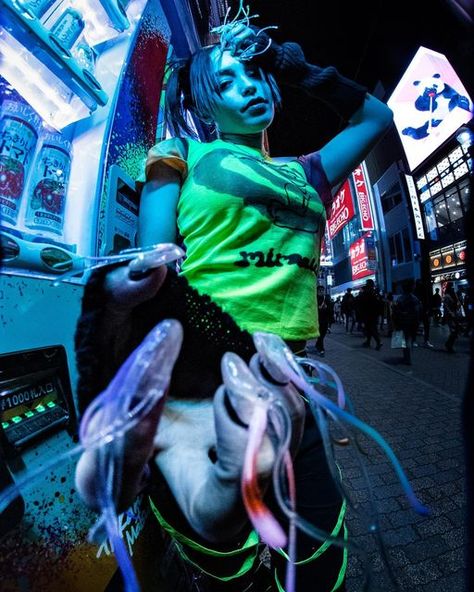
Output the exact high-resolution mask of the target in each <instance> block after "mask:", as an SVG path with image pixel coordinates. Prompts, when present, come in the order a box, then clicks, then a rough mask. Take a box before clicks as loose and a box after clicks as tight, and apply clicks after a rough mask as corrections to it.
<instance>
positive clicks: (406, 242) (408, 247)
mask: <svg viewBox="0 0 474 592" xmlns="http://www.w3.org/2000/svg"><path fill="white" fill-rule="evenodd" d="M402 240H403V249H404V251H405V262H406V263H408V262H409V261H413V255H412V250H413V246H412V244H411V240H410V233H409V232H408V228H404V229H403V230H402Z"/></svg>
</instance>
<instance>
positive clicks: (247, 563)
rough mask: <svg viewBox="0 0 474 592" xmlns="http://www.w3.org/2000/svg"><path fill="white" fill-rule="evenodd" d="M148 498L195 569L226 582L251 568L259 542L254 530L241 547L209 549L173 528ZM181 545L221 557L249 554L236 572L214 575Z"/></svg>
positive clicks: (154, 511)
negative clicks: (231, 549) (192, 557)
mask: <svg viewBox="0 0 474 592" xmlns="http://www.w3.org/2000/svg"><path fill="white" fill-rule="evenodd" d="M149 500H150V506H151V509H152V510H153V513H154V514H155V517H156V519H157V520H158V522H159V523H160V526H161V527H162V528H163V529H164V530H165V531H166V532H167V533H168V534H169V535H170V536H171V538H172V539H173V540H174V541H175V543H176V547H177V549H178V552H179V554H180V555H181V557H182V558H183V559H184V560H185V561H187V562H188V563H190V564H191V565H193V566H194V567H196V568H197V569H199V570H200V571H202V572H203V573H205V574H206V575H208V576H210V577H211V578H215V579H217V580H221V581H223V582H228V581H229V580H233V579H236V578H239V577H240V576H242V575H244V574H245V573H247V572H248V571H250V570H251V569H252V567H253V565H254V563H255V559H256V558H257V555H258V545H259V542H260V541H259V538H258V534H257V533H256V531H255V530H252V531H251V532H250V534H249V536H248V537H247V540H246V541H245V543H244V544H243V545H242V547H239V548H238V549H234V550H233V551H216V550H215V549H210V548H209V547H204V546H203V545H201V544H199V543H197V542H196V541H193V540H192V539H190V538H189V537H187V536H185V535H184V534H182V533H180V532H178V531H177V530H175V529H174V528H173V527H172V526H171V524H169V523H168V522H167V521H166V520H165V519H164V518H163V516H162V515H161V514H160V512H159V511H158V508H157V507H156V506H155V504H154V503H153V500H152V499H151V498H149ZM183 545H187V546H188V547H189V548H191V549H193V550H195V551H199V552H200V553H203V554H204V555H210V556H213V557H221V558H225V557H233V556H236V555H240V554H242V553H246V552H248V553H250V554H249V555H248V556H247V557H246V558H245V559H244V562H243V564H242V565H241V567H240V569H239V570H238V571H237V573H235V574H233V575H230V576H216V575H215V574H212V573H209V572H208V571H206V570H205V569H203V568H202V567H201V566H200V565H198V564H197V563H195V562H194V561H193V560H192V559H190V558H189V557H188V555H187V554H186V552H185V551H184V548H183Z"/></svg>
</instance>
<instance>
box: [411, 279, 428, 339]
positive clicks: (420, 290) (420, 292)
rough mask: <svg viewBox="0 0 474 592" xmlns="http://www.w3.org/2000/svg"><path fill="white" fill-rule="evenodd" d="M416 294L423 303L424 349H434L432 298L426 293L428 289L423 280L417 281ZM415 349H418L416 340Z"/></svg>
mask: <svg viewBox="0 0 474 592" xmlns="http://www.w3.org/2000/svg"><path fill="white" fill-rule="evenodd" d="M414 294H415V296H416V297H417V298H418V300H419V301H420V303H421V321H422V323H423V345H424V347H429V348H432V347H433V344H432V343H431V342H430V323H431V319H430V313H431V304H430V297H429V295H428V293H427V292H426V289H425V287H424V286H423V282H422V281H421V280H416V283H415V292H414ZM413 347H416V340H415V341H414V342H413Z"/></svg>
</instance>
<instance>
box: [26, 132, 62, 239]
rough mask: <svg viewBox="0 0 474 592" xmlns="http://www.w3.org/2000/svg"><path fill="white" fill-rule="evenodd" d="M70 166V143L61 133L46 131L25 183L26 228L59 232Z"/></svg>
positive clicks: (45, 231) (56, 233)
mask: <svg viewBox="0 0 474 592" xmlns="http://www.w3.org/2000/svg"><path fill="white" fill-rule="evenodd" d="M70 170H71V143H70V142H69V141H68V140H66V139H65V138H63V137H62V135H61V134H60V133H48V134H45V136H44V138H43V143H42V145H41V148H40V150H39V151H38V154H37V156H36V158H35V163H34V166H33V173H32V176H31V183H29V187H28V203H27V208H26V216H25V225H26V226H28V228H33V229H35V230H39V231H41V232H42V233H43V234H50V233H53V234H55V235H58V234H59V235H61V234H62V232H63V226H64V207H65V202H66V193H67V188H68V183H69V173H70Z"/></svg>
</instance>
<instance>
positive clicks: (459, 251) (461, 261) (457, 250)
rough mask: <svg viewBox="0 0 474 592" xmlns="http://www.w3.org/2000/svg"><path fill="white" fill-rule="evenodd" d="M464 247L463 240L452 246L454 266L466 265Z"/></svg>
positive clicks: (465, 243)
mask: <svg viewBox="0 0 474 592" xmlns="http://www.w3.org/2000/svg"><path fill="white" fill-rule="evenodd" d="M466 246H467V241H465V240H464V241H461V242H459V243H455V244H454V257H455V260H456V265H457V266H459V267H461V266H464V265H466Z"/></svg>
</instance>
